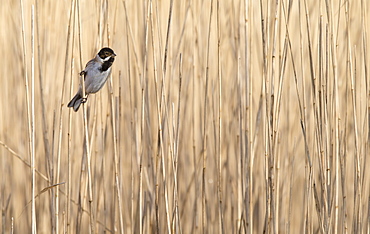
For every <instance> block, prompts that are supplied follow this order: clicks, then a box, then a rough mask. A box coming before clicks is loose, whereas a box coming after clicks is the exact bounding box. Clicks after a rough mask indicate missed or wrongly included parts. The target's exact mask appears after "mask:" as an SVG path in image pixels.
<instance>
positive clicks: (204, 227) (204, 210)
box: [202, 0, 213, 234]
mask: <svg viewBox="0 0 370 234" xmlns="http://www.w3.org/2000/svg"><path fill="white" fill-rule="evenodd" d="M210 4H211V9H210V12H209V22H208V36H207V50H206V53H207V55H206V74H205V79H206V86H205V90H204V116H203V136H202V141H203V145H202V159H203V169H202V233H203V234H205V233H207V232H208V228H207V223H208V222H207V217H206V213H207V207H206V205H207V204H206V200H207V198H206V164H207V107H208V106H207V103H208V82H209V51H210V43H211V26H212V13H213V0H211V1H210Z"/></svg>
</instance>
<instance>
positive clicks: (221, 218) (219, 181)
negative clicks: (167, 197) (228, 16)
mask: <svg viewBox="0 0 370 234" xmlns="http://www.w3.org/2000/svg"><path fill="white" fill-rule="evenodd" d="M220 18H221V16H220V1H219V0H217V41H218V42H217V61H218V63H217V73H218V74H217V76H218V149H217V150H218V160H217V164H218V171H217V173H218V176H217V192H218V194H217V195H218V216H219V220H218V222H219V232H220V233H225V230H224V216H223V204H222V203H223V202H222V174H221V173H222V136H221V134H222V117H221V114H222V112H221V111H222V67H221V58H222V57H221V49H220V47H221V31H222V28H221V23H220V21H221V19H220Z"/></svg>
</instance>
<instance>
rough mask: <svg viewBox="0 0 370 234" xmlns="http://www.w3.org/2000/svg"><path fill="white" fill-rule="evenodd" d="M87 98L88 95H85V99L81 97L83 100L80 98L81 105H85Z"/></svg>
mask: <svg viewBox="0 0 370 234" xmlns="http://www.w3.org/2000/svg"><path fill="white" fill-rule="evenodd" d="M87 96H88V95H86V97H83V98H82V101H81V103H85V102H87Z"/></svg>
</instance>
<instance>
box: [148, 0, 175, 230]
mask: <svg viewBox="0 0 370 234" xmlns="http://www.w3.org/2000/svg"><path fill="white" fill-rule="evenodd" d="M152 8H153V6H152V1H150V4H149V9H150V28H151V35H152V48H153V69H154V72H153V74H154V80H155V90H156V92H155V93H156V97H157V98H156V101H157V120H158V136H159V139H158V140H159V149H158V151H159V154H160V163H158V167H157V169H158V170H157V176H156V177H157V179H158V177H159V174H160V170H159V168H160V167H159V165H160V164H161V165H162V177H163V188H164V196H165V211H166V221H167V222H166V224H167V231H168V233H171V223H170V216H169V204H168V189H167V181H168V180H167V177H166V166H165V162H164V157H165V150H164V146H163V133H162V131H163V127H162V116H163V115H162V111H161V103H162V102H161V100H162V99H161V98H162V97H164V95H165V92H166V91H165V89H164V87H165V84H164V81H163V76H162V90H163V93H161V96H159V95H160V94H159V92H158V77H157V63H156V55H157V49H156V46H155V43H154V35H155V34H154V27H155V26H154V22H153V11H152ZM164 100H165V99H164ZM164 103H165V104H164V109H165V115H166V113H167V111H166V109H167V106H166V101H164ZM167 119H168V118H167ZM167 123H168V121H167ZM156 184H157V186H159V182H158V183H156ZM158 189H159V188H158ZM158 228H159V227H158Z"/></svg>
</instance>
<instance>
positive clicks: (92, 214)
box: [76, 0, 95, 234]
mask: <svg viewBox="0 0 370 234" xmlns="http://www.w3.org/2000/svg"><path fill="white" fill-rule="evenodd" d="M76 6H77V9H76V10H77V17H78V35H79V49H80V60H81V61H82V43H81V41H82V39H81V38H82V35H81V34H82V33H81V31H82V29H81V13H80V1H79V0H78V1H77V2H76ZM80 64H81V66H82V64H83V63H82V62H80ZM81 70H82V68H81ZM80 84H81V86H82V96H83V97H85V84H84V80H83V76H80ZM82 108H83V120H84V121H83V124H84V133H85V148H86V157H87V175H88V193H89V206H90V216H89V217H90V231H91V233H93V234H94V233H95V210H94V203H93V191H92V182H93V181H92V175H91V149H90V143H89V131H88V126H87V125H88V123H87V113H86V105H85V103H83V104H82Z"/></svg>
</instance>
